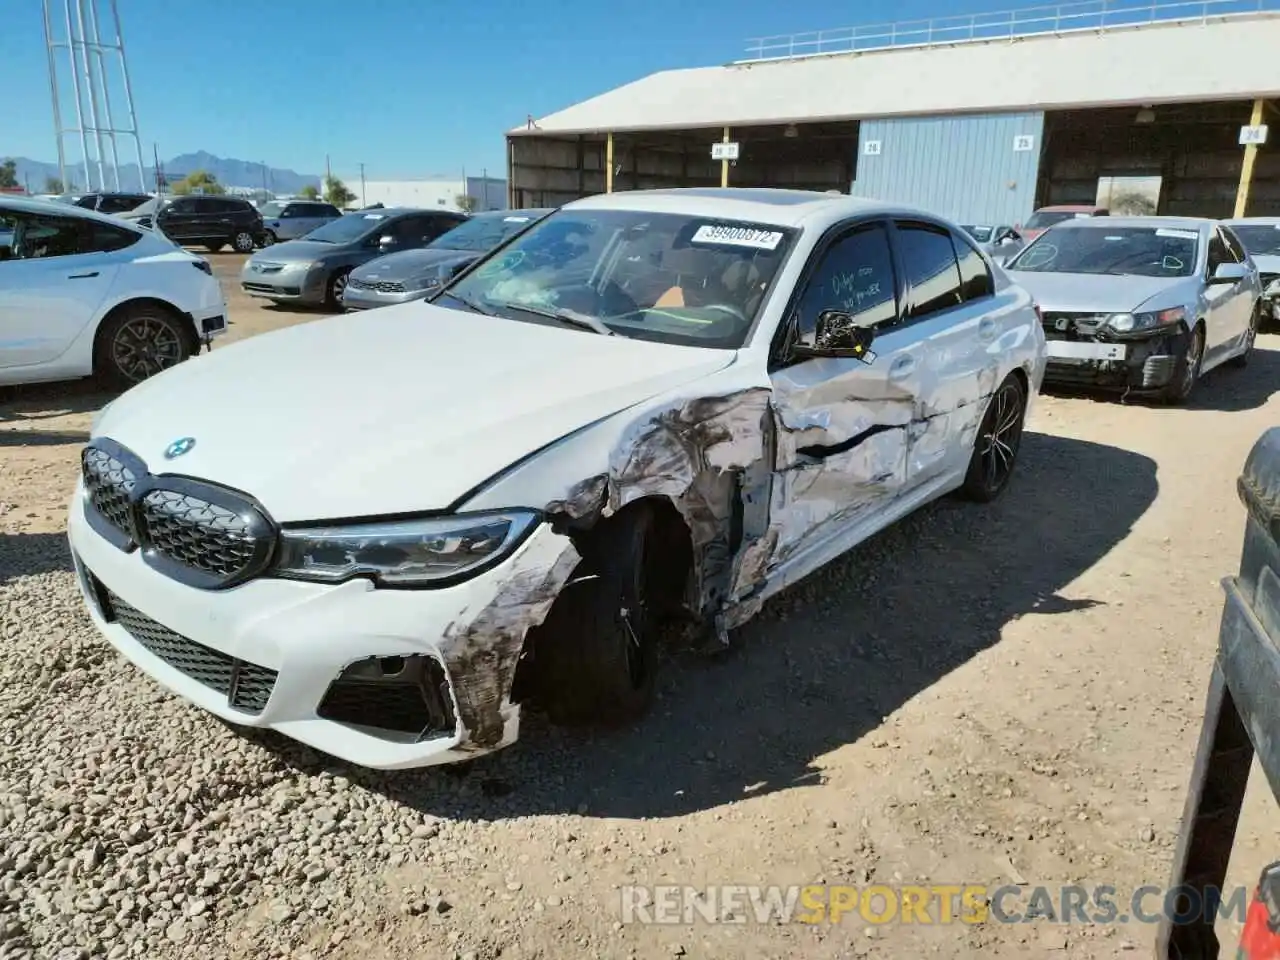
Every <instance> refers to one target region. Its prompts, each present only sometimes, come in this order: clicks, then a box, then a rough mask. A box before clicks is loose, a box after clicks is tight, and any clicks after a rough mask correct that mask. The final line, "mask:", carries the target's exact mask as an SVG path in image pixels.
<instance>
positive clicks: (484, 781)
mask: <svg viewBox="0 0 1280 960" xmlns="http://www.w3.org/2000/svg"><path fill="white" fill-rule="evenodd" d="M1094 489H1105V490H1106V491H1107V496H1105V497H1097V496H1091V495H1089V492H1088V491H1090V490H1094ZM1157 489H1158V483H1157V479H1156V465H1155V462H1154V461H1152V460H1150V459H1148V458H1146V457H1143V456H1140V455H1138V454H1134V453H1130V452H1127V451H1124V450H1120V449H1117V448H1115V447H1110V446H1103V445H1100V444H1095V443H1088V442H1084V441H1080V440H1071V439H1064V438H1059V437H1052V436H1047V435H1042V434H1034V433H1028V434H1027V435H1026V438H1025V442H1024V446H1023V449H1022V455H1021V460H1020V463H1019V473H1018V475H1017V476H1016V478H1015V480H1014V483H1013V485H1012V487H1011V488H1010V490H1009V491H1008V493H1007V494H1006V496H1005V497H1004V498H1003V499H1002V500H1000V501H999V502H997V503H996V504H993V505H990V506H988V507H981V506H976V505H973V504H967V503H962V502H960V501H958V500H953V499H947V500H944V501H941V502H939V503H937V504H935V505H933V506H932V507H929V508H926V509H924V510H922V511H920V512H919V513H917V514H915V515H914V516H912V517H909V518H907V519H906V520H904V521H903V522H901V523H900V524H898V525H896V526H895V527H893V528H891V529H890V530H887V531H885V532H884V533H882V534H881V535H879V536H878V537H875V538H873V539H872V540H871V541H869V542H867V543H866V544H864V545H863V546H861V547H860V548H858V549H857V550H855V551H853V552H851V553H850V554H849V555H847V556H845V557H843V558H841V559H840V560H837V561H835V562H834V563H832V564H830V565H829V566H828V567H827V568H826V569H824V570H822V571H819V572H818V573H816V574H814V575H813V576H812V577H810V578H809V579H808V580H807V581H805V582H803V583H801V584H799V585H797V586H796V587H794V588H792V589H791V590H789V591H786V592H785V593H783V594H782V595H780V596H779V597H778V598H776V600H775V601H773V602H771V603H769V604H768V605H767V606H766V608H765V610H764V611H763V612H762V614H761V616H760V617H759V618H758V619H757V620H755V621H753V622H752V623H750V624H748V625H747V626H745V627H744V628H743V629H742V630H740V631H739V632H738V633H737V634H736V635H735V642H736V644H737V645H738V649H737V651H736V653H735V654H734V655H732V656H730V657H729V658H728V659H727V660H726V661H724V662H718V663H711V662H707V661H700V660H695V659H693V658H692V657H686V658H680V659H678V660H677V661H676V662H675V663H671V662H668V664H667V665H666V669H665V670H664V672H663V674H662V678H661V681H660V685H661V694H660V697H661V699H660V700H659V701H658V702H657V704H656V705H655V709H654V710H653V712H652V713H651V714H650V715H649V716H648V717H647V718H646V719H645V720H644V721H642V722H641V723H640V724H638V725H636V726H635V727H633V728H630V729H628V730H626V731H622V732H618V733H613V734H599V735H595V736H585V737H584V736H583V735H581V734H575V733H571V732H567V731H562V730H558V729H554V728H550V727H549V726H547V725H546V724H545V723H543V722H541V721H539V720H538V719H537V718H532V717H531V718H527V719H526V722H525V723H524V729H523V732H522V738H521V740H520V742H519V743H518V744H517V745H516V746H514V747H512V748H510V749H508V750H505V751H501V752H500V753H498V754H495V755H493V756H490V757H486V758H481V759H479V760H477V761H474V762H472V763H469V764H466V765H464V766H461V767H457V768H445V769H442V770H419V771H406V772H399V773H392V774H387V773H381V772H376V771H368V770H364V769H358V768H352V767H349V766H346V765H343V764H340V763H338V762H337V761H331V760H328V759H327V758H322V757H320V756H319V755H317V754H316V753H315V752H314V751H309V750H307V749H305V748H302V747H300V746H298V745H297V744H294V743H291V742H289V741H285V740H284V739H283V738H280V737H276V736H273V735H272V736H268V737H266V738H260V737H255V739H260V740H261V741H262V742H263V744H264V745H265V746H267V747H268V749H270V750H272V751H273V752H275V753H276V754H277V755H278V756H279V757H280V758H281V759H282V760H283V761H284V762H286V763H287V764H290V765H293V766H296V767H300V768H301V769H303V770H308V771H312V772H314V771H316V770H319V769H329V770H334V771H339V770H340V771H341V772H342V773H343V774H344V775H345V776H347V777H349V778H350V779H351V780H353V781H355V782H357V783H360V784H363V785H364V786H366V787H368V788H370V789H373V790H378V791H381V792H383V793H385V794H386V795H388V796H389V797H391V798H393V799H395V800H396V801H398V802H401V803H404V804H408V805H410V806H413V807H415V808H418V809H421V810H423V811H424V812H430V813H435V814H438V815H447V816H453V817H460V818H483V819H494V818H500V817H512V816H521V815H528V814H540V813H564V812H573V811H575V810H577V811H585V812H586V813H587V814H588V815H593V816H600V817H624V818H640V817H659V816H672V815H677V814H682V813H687V812H690V811H693V810H700V809H707V808H711V807H715V806H718V805H721V804H725V803H729V802H731V801H733V800H736V799H739V798H741V797H743V796H744V794H747V793H751V794H760V793H766V792H770V791H776V790H785V789H788V788H793V787H799V786H804V785H807V784H814V783H817V782H818V781H819V778H820V773H819V770H818V768H817V767H816V765H815V763H814V761H815V759H816V758H818V757H820V756H822V755H823V754H826V753H828V752H829V751H831V750H834V749H836V748H838V747H841V746H843V745H845V744H848V743H852V742H854V741H856V740H858V739H859V738H860V737H862V736H863V735H864V734H866V733H867V732H868V731H870V730H872V729H874V728H875V727H877V726H878V725H879V724H880V723H881V721H882V719H883V717H884V716H886V715H887V714H889V713H891V712H892V711H894V710H895V709H897V708H898V707H899V706H901V705H902V704H903V703H904V702H905V701H907V700H908V699H910V698H911V697H913V696H915V695H916V694H917V693H919V692H920V691H922V690H924V689H926V688H928V687H929V686H930V685H932V684H933V683H935V682H936V681H937V680H939V679H940V678H941V677H943V676H945V675H946V674H948V673H949V672H950V671H952V670H954V669H956V668H957V667H958V666H960V665H961V664H963V663H965V662H966V661H967V660H969V659H970V658H971V657H973V656H974V655H975V654H977V653H979V652H980V651H982V650H984V649H986V648H987V647H990V646H992V645H993V644H995V643H996V642H997V641H998V640H999V639H1000V631H1001V628H1002V627H1003V626H1004V625H1005V624H1007V623H1009V622H1010V621H1012V620H1015V619H1017V618H1019V617H1023V616H1026V615H1028V614H1038V615H1048V616H1052V615H1060V614H1062V613H1066V612H1069V611H1071V610H1074V609H1078V608H1082V607H1088V606H1092V605H1094V603H1095V601H1093V600H1090V599H1065V598H1063V597H1061V596H1059V594H1058V591H1059V590H1061V589H1062V588H1063V587H1064V586H1065V585H1066V584H1068V583H1071V582H1072V581H1073V580H1075V579H1076V578H1077V577H1079V576H1080V574H1082V573H1083V572H1084V571H1086V570H1088V569H1089V568H1090V567H1091V566H1093V565H1094V564H1095V563H1097V562H1098V560H1099V559H1101V558H1102V557H1103V556H1105V555H1106V554H1107V553H1108V552H1109V551H1110V550H1111V549H1112V548H1113V547H1115V546H1116V544H1117V543H1118V542H1119V541H1121V540H1122V539H1123V538H1124V537H1125V536H1126V535H1127V534H1128V532H1129V530H1130V529H1131V528H1132V526H1133V524H1134V523H1135V522H1136V521H1137V520H1138V518H1139V517H1141V516H1142V514H1143V513H1144V512H1145V511H1146V510H1147V509H1148V507H1150V506H1151V504H1152V502H1153V501H1154V500H1155V498H1156V492H1157Z"/></svg>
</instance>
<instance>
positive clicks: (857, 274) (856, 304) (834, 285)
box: [831, 267, 885, 313]
mask: <svg viewBox="0 0 1280 960" xmlns="http://www.w3.org/2000/svg"><path fill="white" fill-rule="evenodd" d="M875 274H876V270H875V267H859V268H858V269H857V270H852V271H847V272H844V273H837V274H836V275H835V276H833V277H832V278H831V294H832V296H833V298H834V299H835V301H836V303H837V304H839V307H840V309H842V310H844V311H845V312H846V313H860V312H861V311H863V310H865V309H867V308H868V307H874V306H875V305H876V304H878V303H881V302H883V301H884V299H885V295H884V288H883V287H882V286H881V284H880V281H879V280H877V279H875Z"/></svg>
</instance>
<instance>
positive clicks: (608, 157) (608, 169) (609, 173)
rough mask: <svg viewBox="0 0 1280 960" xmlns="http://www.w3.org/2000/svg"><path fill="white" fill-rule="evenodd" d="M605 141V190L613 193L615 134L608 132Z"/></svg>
mask: <svg viewBox="0 0 1280 960" xmlns="http://www.w3.org/2000/svg"><path fill="white" fill-rule="evenodd" d="M606 137H607V139H606V140H605V142H604V192H605V193H613V134H612V133H609V134H606Z"/></svg>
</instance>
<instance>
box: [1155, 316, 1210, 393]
mask: <svg viewBox="0 0 1280 960" xmlns="http://www.w3.org/2000/svg"><path fill="white" fill-rule="evenodd" d="M1203 361H1204V328H1202V327H1201V326H1200V325H1199V324H1196V325H1195V326H1194V327H1192V328H1191V333H1190V335H1188V337H1187V346H1186V349H1185V350H1184V351H1183V354H1182V356H1181V357H1180V358H1179V359H1178V363H1177V365H1176V366H1175V367H1174V371H1173V380H1172V381H1171V382H1170V383H1169V385H1168V386H1166V387H1165V388H1164V389H1163V390H1161V391H1160V394H1159V399H1160V401H1161V402H1162V403H1167V404H1170V405H1171V406H1177V405H1180V404H1183V403H1186V402H1187V399H1188V398H1189V397H1190V396H1191V391H1192V390H1193V389H1195V385H1196V381H1197V380H1199V379H1200V364H1201V363H1202V362H1203Z"/></svg>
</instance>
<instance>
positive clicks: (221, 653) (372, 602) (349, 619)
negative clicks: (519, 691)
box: [68, 485, 576, 769]
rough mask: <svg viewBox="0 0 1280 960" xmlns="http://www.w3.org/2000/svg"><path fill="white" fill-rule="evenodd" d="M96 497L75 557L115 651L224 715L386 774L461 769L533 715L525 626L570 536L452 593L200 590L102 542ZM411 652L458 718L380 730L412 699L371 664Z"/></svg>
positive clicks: (256, 585)
mask: <svg viewBox="0 0 1280 960" xmlns="http://www.w3.org/2000/svg"><path fill="white" fill-rule="evenodd" d="M82 497H83V490H82V488H81V487H80V486H79V485H77V490H76V494H75V496H74V497H73V499H72V502H71V508H70V513H69V517H68V537H69V540H70V544H71V551H72V557H73V560H74V563H75V567H76V572H77V575H78V578H79V581H80V587H81V591H82V593H83V594H84V597H85V601H86V605H87V607H88V609H89V612H90V615H91V616H92V618H93V621H94V623H95V625H96V626H97V627H98V629H99V631H100V632H101V633H102V635H103V636H104V637H105V638H106V639H107V641H108V642H109V643H110V644H111V645H112V646H113V647H115V648H116V650H118V651H119V652H120V653H121V654H123V655H124V656H125V657H126V658H127V659H129V660H130V661H131V662H132V663H133V664H134V665H135V666H137V667H138V668H139V669H140V670H142V671H143V672H144V673H146V674H148V675H149V676H150V677H152V678H153V679H155V680H157V681H158V682H159V683H161V684H162V685H163V686H165V687H167V688H168V689H169V690H171V691H173V692H174V693H176V694H178V695H179V696H181V697H183V698H184V699H187V700H189V701H191V702H192V703H194V704H196V705H197V706H199V707H202V708H203V709H205V710H208V711H209V712H210V713H213V714H216V715H217V716H219V717H221V718H223V719H224V720H227V721H230V722H232V723H235V724H242V725H245V726H252V727H264V728H268V729H271V730H275V731H277V732H279V733H282V734H284V735H285V736H287V737H291V738H293V739H294V740H298V741H300V742H302V743H305V744H307V745H309V746H311V747H314V748H315V749H317V750H321V751H323V752H325V753H328V754H331V755H333V756H336V757H339V758H341V759H343V760H346V761H348V762H350V763H354V764H359V765H361V766H365V767H373V768H378V769H399V768H406V767H419V766H428V765H433V764H442V763H451V762H456V761H460V760H464V759H469V758H471V757H474V756H477V755H478V754H481V753H486V752H489V751H492V750H496V749H499V748H501V747H504V746H507V745H509V744H511V743H512V742H514V741H515V739H516V737H517V735H518V731H519V718H520V709H519V705H518V704H514V703H512V702H511V701H510V692H511V687H512V682H513V680H514V677H515V667H516V663H517V661H518V658H519V655H520V651H521V649H522V647H523V642H524V635H525V633H526V632H527V631H528V630H529V629H530V628H531V627H532V626H534V625H536V624H537V623H539V622H541V620H542V618H543V617H544V616H545V615H546V612H547V610H548V609H549V607H550V603H551V601H552V599H553V598H554V596H555V594H556V593H557V592H558V590H559V586H560V585H561V584H562V583H563V582H564V579H566V578H567V577H568V575H569V573H570V572H571V569H572V563H573V562H574V561H575V560H576V553H575V552H574V550H573V548H572V545H571V544H570V543H569V541H568V539H567V538H565V537H562V536H560V535H559V534H556V533H553V532H552V531H551V529H550V528H549V527H547V526H541V527H539V528H538V529H537V530H536V531H535V532H534V533H533V534H532V535H531V536H530V537H529V538H528V539H527V540H526V541H525V542H524V543H523V544H522V545H521V546H520V547H519V548H518V549H517V551H516V552H515V554H513V555H512V556H511V557H509V558H508V559H507V560H506V561H505V562H504V563H502V564H500V565H499V566H498V567H495V568H494V569H492V570H489V571H487V572H485V573H482V574H481V575H479V576H477V577H475V578H473V579H471V580H468V581H465V582H463V583H461V584H457V585H455V586H451V587H447V588H443V589H435V590H385V589H375V588H374V587H373V585H372V584H371V583H370V582H368V581H364V580H356V581H349V582H347V583H345V584H339V585H322V584H314V583H303V582H299V581H292V580H275V579H267V578H263V579H257V580H253V581H250V582H249V583H246V584H243V585H242V586H239V587H235V588H233V589H229V590H221V591H208V590H199V589H195V588H192V587H187V586H184V585H182V584H180V583H178V582H177V581H175V580H173V579H170V578H169V577H167V576H165V575H163V574H161V573H159V572H157V571H156V570H154V569H152V568H151V567H149V566H148V565H147V564H145V563H144V562H143V560H142V558H141V557H140V556H139V553H138V551H136V550H135V551H133V552H132V553H125V552H124V551H122V550H119V549H117V548H116V547H115V546H113V545H112V544H111V543H109V542H108V541H107V540H105V539H103V538H102V537H101V536H99V535H98V534H97V533H96V532H95V531H94V530H93V529H92V527H90V525H89V522H88V520H87V518H86V516H85V507H84V505H83V500H82ZM566 561H568V562H566ZM371 658H376V659H371ZM426 658H429V661H428V660H427V659H426ZM397 659H399V660H401V661H403V662H404V663H410V664H413V665H415V666H418V667H423V666H430V668H431V669H430V670H427V671H425V672H424V673H423V676H426V677H429V678H431V679H432V680H433V681H434V683H435V686H436V691H427V693H424V694H423V695H422V696H423V698H424V700H425V701H427V702H426V704H425V706H422V710H423V716H426V717H428V718H430V716H435V718H436V719H437V721H438V720H439V719H440V713H439V711H438V710H437V711H434V712H433V711H432V710H431V709H430V708H431V707H432V704H431V703H430V702H429V701H430V699H431V697H430V696H428V694H433V693H435V692H437V691H438V692H439V693H440V694H441V696H439V697H438V699H439V700H440V701H441V702H442V703H443V706H444V708H445V710H444V714H445V718H446V719H448V720H449V724H448V725H443V724H440V723H439V722H437V723H436V724H435V725H434V726H433V727H430V728H429V730H428V732H424V733H421V734H419V735H416V736H415V735H414V734H413V733H411V732H406V731H402V732H401V733H400V734H396V735H392V734H391V733H390V732H389V731H388V730H387V729H386V727H385V726H384V725H383V724H382V718H383V716H384V713H383V712H380V711H384V710H385V709H388V708H389V701H392V700H394V701H395V703H394V704H390V706H403V705H404V704H403V702H404V695H405V691H404V689H403V688H401V689H398V690H397V691H391V690H390V688H389V687H377V688H374V687H371V686H370V685H369V682H366V681H367V672H368V670H369V669H375V670H376V671H385V665H386V664H388V663H390V664H391V665H392V666H394V665H395V661H396V660H397ZM227 664H236V665H237V666H235V667H234V669H233V668H231V667H227V666H226V665H227ZM220 665H221V666H220ZM219 669H222V670H223V674H222V675H221V679H219V675H217V671H218V670H219ZM228 670H231V673H229V674H228V673H227V671H228ZM358 675H362V676H358ZM227 676H230V677H232V679H231V680H230V681H229V682H230V689H228V686H227V680H226V677H227ZM384 682H385V681H383V680H377V681H376V683H384ZM362 684H363V685H362ZM409 708H414V705H413V704H409V706H408V707H407V708H406V709H409ZM361 711H363V712H361ZM335 718H336V719H335ZM371 721H374V722H371ZM424 729H427V728H424Z"/></svg>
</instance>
